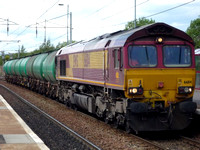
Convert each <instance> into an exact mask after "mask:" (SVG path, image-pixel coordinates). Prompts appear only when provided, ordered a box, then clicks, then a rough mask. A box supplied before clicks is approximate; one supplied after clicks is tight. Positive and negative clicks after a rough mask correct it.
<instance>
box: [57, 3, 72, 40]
mask: <svg viewBox="0 0 200 150" xmlns="http://www.w3.org/2000/svg"><path fill="white" fill-rule="evenodd" d="M58 5H59V6H64V4H58ZM69 15H70V27H69ZM68 28H70V42H69V32H68ZM70 43H72V12H70V13H69V5H67V44H70Z"/></svg>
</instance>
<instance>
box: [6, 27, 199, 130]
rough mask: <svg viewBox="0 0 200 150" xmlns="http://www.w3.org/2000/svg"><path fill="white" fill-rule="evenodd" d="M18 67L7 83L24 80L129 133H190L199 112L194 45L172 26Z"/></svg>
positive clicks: (113, 37)
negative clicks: (182, 131) (180, 131)
mask: <svg viewBox="0 0 200 150" xmlns="http://www.w3.org/2000/svg"><path fill="white" fill-rule="evenodd" d="M14 62H15V61H14V60H12V61H8V62H6V63H5V65H4V72H5V74H6V79H7V81H11V80H12V79H13V78H14V77H15V76H20V77H21V84H24V85H25V86H27V87H29V88H30V89H32V90H35V91H37V92H39V93H42V94H46V95H48V96H50V97H54V98H57V99H58V100H59V101H62V102H63V103H65V104H66V105H68V106H70V107H72V108H76V107H78V108H81V109H84V110H86V111H88V112H90V113H92V114H96V115H97V116H98V117H100V118H103V119H104V120H105V121H106V122H110V123H114V124H115V126H116V127H118V126H125V128H126V130H127V132H130V131H131V130H134V131H136V132H139V131H161V130H182V129H184V128H186V127H187V126H188V125H189V124H190V122H191V117H192V113H194V112H195V110H196V103H194V102H192V97H193V93H194V88H195V58H194V42H193V40H192V39H191V37H189V36H188V35H187V34H186V33H184V32H183V31H181V30H178V29H176V28H174V27H172V26H169V25H167V24H164V23H155V24H151V25H146V26H142V27H139V28H136V29H132V30H124V31H118V32H114V33H109V34H104V35H102V36H99V37H97V38H94V39H92V40H90V41H85V42H83V41H81V42H78V43H75V44H72V45H68V46H66V47H63V48H61V49H60V50H58V51H54V52H51V53H48V54H47V53H44V54H39V55H35V56H31V57H29V58H23V59H20V60H17V61H16V64H15V66H16V67H17V68H18V66H19V68H20V66H23V67H22V68H26V69H25V70H23V71H22V69H21V72H20V71H19V72H18V71H17V70H16V71H15V70H14V71H15V72H13V69H12V67H11V66H12V65H13V64H14ZM12 81H13V80H12ZM24 81H26V82H24Z"/></svg>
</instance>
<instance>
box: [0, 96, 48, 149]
mask: <svg viewBox="0 0 200 150" xmlns="http://www.w3.org/2000/svg"><path fill="white" fill-rule="evenodd" d="M4 149H20V150H23V149H29V150H40V149H41V150H48V147H47V146H46V145H45V144H44V143H43V141H42V140H41V139H40V138H39V137H38V136H37V135H36V134H35V133H33V131H32V130H31V129H30V128H29V127H28V126H27V125H26V124H25V122H24V121H23V120H22V119H21V118H20V117H19V116H18V115H17V113H16V112H15V111H14V110H13V109H12V107H11V106H10V105H9V104H8V103H7V102H6V100H5V99H4V98H3V97H2V96H1V95H0V150H4Z"/></svg>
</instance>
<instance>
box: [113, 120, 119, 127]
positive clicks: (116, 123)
mask: <svg viewBox="0 0 200 150" xmlns="http://www.w3.org/2000/svg"><path fill="white" fill-rule="evenodd" d="M113 127H114V128H115V129H118V128H119V122H118V120H117V119H115V121H114V124H113Z"/></svg>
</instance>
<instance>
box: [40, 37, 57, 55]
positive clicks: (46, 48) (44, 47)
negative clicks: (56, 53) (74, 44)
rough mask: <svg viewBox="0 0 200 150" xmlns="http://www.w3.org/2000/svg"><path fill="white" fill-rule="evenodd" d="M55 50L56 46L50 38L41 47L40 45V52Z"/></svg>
mask: <svg viewBox="0 0 200 150" xmlns="http://www.w3.org/2000/svg"><path fill="white" fill-rule="evenodd" d="M53 50H55V47H54V46H53V44H51V41H50V40H47V42H46V43H43V44H42V45H41V46H40V47H39V52H41V53H43V52H48V51H53Z"/></svg>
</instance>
